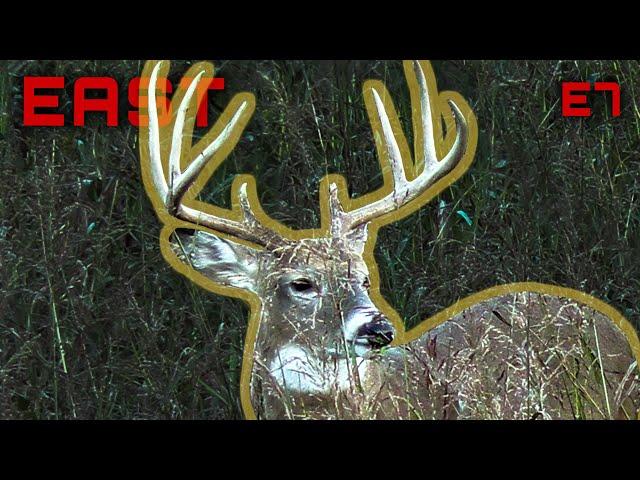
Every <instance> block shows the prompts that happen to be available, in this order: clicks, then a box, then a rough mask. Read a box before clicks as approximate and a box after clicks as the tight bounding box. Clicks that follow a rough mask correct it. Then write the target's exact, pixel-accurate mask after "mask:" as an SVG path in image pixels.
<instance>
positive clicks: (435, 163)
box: [343, 61, 469, 229]
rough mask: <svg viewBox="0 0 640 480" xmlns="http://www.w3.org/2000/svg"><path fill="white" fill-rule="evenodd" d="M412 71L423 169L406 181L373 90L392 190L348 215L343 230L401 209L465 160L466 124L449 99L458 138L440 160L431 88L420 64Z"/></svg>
mask: <svg viewBox="0 0 640 480" xmlns="http://www.w3.org/2000/svg"><path fill="white" fill-rule="evenodd" d="M413 69H414V72H415V75H416V78H417V80H418V88H419V101H420V127H421V129H422V138H423V145H424V148H423V156H424V158H423V170H422V172H421V173H420V174H419V175H418V176H417V177H416V178H414V179H413V180H411V181H409V180H408V179H407V176H406V173H405V170H404V164H403V160H402V155H401V152H400V147H399V146H398V142H397V140H396V138H395V135H394V134H393V129H392V128H391V122H390V120H389V115H388V114H387V111H386V109H385V107H384V103H383V102H382V100H381V99H380V95H379V94H378V92H377V90H376V89H375V88H372V95H373V100H374V104H375V107H376V113H377V114H378V118H379V119H380V124H381V127H382V137H383V141H384V145H385V147H386V150H387V154H388V157H389V166H390V167H391V171H392V174H393V190H392V191H391V193H389V194H388V195H386V196H385V197H383V198H381V199H380V200H377V201H375V202H373V203H370V204H367V205H364V206H363V207H360V208H358V209H355V210H352V211H349V212H346V214H345V217H346V218H345V222H344V223H343V228H345V229H350V228H355V227H357V226H358V225H362V224H364V223H367V222H369V221H371V220H373V219H374V218H377V217H380V216H382V215H385V214H387V213H390V212H392V211H394V210H398V209H399V208H401V207H402V206H404V205H406V204H408V203H410V202H411V201H413V200H415V199H416V198H417V197H419V196H420V194H421V193H423V192H424V191H425V190H427V189H428V188H429V187H430V186H431V185H433V184H434V183H435V182H436V181H438V180H439V179H440V178H442V177H443V176H444V175H445V174H447V173H448V172H449V171H450V170H451V169H452V168H453V167H454V166H455V165H456V164H457V163H458V162H459V161H460V160H461V159H462V157H463V155H464V153H465V150H466V147H467V140H468V135H469V132H468V126H467V122H466V120H465V118H464V115H463V114H462V112H461V111H460V109H459V108H458V106H457V105H456V104H455V102H453V100H449V102H448V103H449V107H450V108H451V111H452V113H453V116H454V118H455V121H456V127H457V128H456V139H455V142H454V144H453V147H452V148H451V150H450V151H449V153H447V155H446V156H445V157H444V158H443V159H442V160H438V158H437V154H436V144H435V136H434V128H433V118H432V115H431V100H430V98H429V88H428V86H427V81H426V79H425V75H424V72H423V70H422V66H421V65H420V62H418V61H414V62H413Z"/></svg>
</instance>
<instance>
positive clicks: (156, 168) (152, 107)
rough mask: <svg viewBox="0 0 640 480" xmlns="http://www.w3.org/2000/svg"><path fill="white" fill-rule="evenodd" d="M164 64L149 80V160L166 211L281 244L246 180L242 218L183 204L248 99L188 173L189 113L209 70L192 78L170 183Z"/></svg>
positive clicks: (176, 132) (179, 115)
mask: <svg viewBox="0 0 640 480" xmlns="http://www.w3.org/2000/svg"><path fill="white" fill-rule="evenodd" d="M161 65H162V62H158V63H157V64H156V65H155V67H154V68H153V71H152V73H151V77H150V79H149V101H148V105H149V160H150V171H151V178H152V181H153V187H154V189H155V191H156V192H157V194H158V195H159V197H160V199H161V201H162V206H163V208H164V210H165V211H166V213H168V214H169V215H171V216H173V217H175V218H178V219H180V220H184V221H187V222H189V223H193V224H196V225H202V226H205V227H208V228H210V229H212V230H216V231H218V232H222V233H226V234H229V235H232V236H234V237H236V238H239V239H243V240H247V241H250V242H252V243H255V244H258V245H261V246H267V245H273V244H274V243H277V241H278V240H279V239H280V237H279V235H278V234H277V233H276V232H274V231H273V230H270V229H268V228H266V227H265V226H264V225H262V224H261V223H260V222H259V221H258V219H257V218H256V216H255V214H254V212H253V209H252V208H251V205H250V202H249V198H248V196H247V184H246V183H243V184H242V185H241V186H240V188H239V190H238V196H239V202H238V204H239V206H240V210H241V219H240V220H235V219H233V218H230V215H225V216H216V215H211V214H209V213H206V212H202V211H199V210H196V209H193V208H190V207H187V206H186V205H184V204H183V198H184V196H185V194H186V193H187V191H188V190H189V188H190V187H191V186H192V185H193V183H194V182H195V181H196V179H197V178H198V176H199V175H200V173H201V172H202V170H203V169H204V167H205V166H206V165H207V162H208V161H209V160H210V159H211V158H212V157H213V156H214V155H215V154H216V152H218V151H219V150H220V148H221V147H222V146H223V145H225V144H227V143H228V142H229V141H230V137H231V135H232V134H233V132H234V131H235V129H236V128H238V122H239V120H240V118H241V117H242V115H243V113H244V112H245V111H246V110H247V106H248V104H247V102H246V101H244V102H242V104H241V105H240V106H239V107H238V109H237V110H236V112H235V113H234V115H233V117H232V118H231V120H230V121H229V123H228V124H227V125H226V126H225V127H224V129H223V130H222V131H221V132H220V134H219V135H218V136H217V137H216V138H215V139H214V140H213V141H212V142H211V143H210V144H209V145H208V146H207V147H206V148H205V149H204V150H202V152H201V153H200V154H199V155H197V156H196V157H195V158H194V159H192V160H191V162H190V163H189V165H188V167H187V168H186V169H185V170H184V172H183V171H181V168H180V157H181V154H182V149H183V148H184V145H183V140H184V139H185V138H187V139H189V140H190V139H191V134H192V132H191V131H188V130H189V129H188V128H186V127H185V116H186V113H187V110H188V109H189V105H190V103H191V100H192V98H193V94H194V92H195V91H196V88H197V86H198V83H199V82H200V80H201V79H202V76H203V75H204V73H205V72H204V71H201V72H200V73H198V75H197V76H196V77H195V78H194V79H193V80H192V81H191V83H190V85H189V87H188V88H187V91H186V92H185V94H184V97H183V98H182V101H181V102H180V105H179V107H178V109H177V111H176V113H175V117H174V122H173V132H172V136H171V138H172V140H171V151H170V154H169V162H168V167H169V177H168V182H167V179H166V178H165V172H164V168H163V163H162V156H161V144H160V125H159V120H158V110H157V102H156V88H157V82H158V72H159V69H160V66H161ZM190 147H191V144H190V142H189V145H187V148H190ZM229 213H233V212H229Z"/></svg>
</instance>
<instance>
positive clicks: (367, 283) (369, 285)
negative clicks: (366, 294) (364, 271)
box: [362, 277, 371, 290]
mask: <svg viewBox="0 0 640 480" xmlns="http://www.w3.org/2000/svg"><path fill="white" fill-rule="evenodd" d="M362 286H363V287H364V288H366V289H367V290H368V289H369V287H371V282H370V281H369V277H367V278H365V279H364V282H362Z"/></svg>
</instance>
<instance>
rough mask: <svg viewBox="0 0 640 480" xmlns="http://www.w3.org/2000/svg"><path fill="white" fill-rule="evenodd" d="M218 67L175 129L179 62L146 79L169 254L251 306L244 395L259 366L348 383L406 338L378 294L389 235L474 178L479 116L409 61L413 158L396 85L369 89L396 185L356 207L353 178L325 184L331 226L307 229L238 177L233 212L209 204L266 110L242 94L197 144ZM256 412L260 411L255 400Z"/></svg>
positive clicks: (331, 178) (156, 200)
mask: <svg viewBox="0 0 640 480" xmlns="http://www.w3.org/2000/svg"><path fill="white" fill-rule="evenodd" d="M212 69H213V67H212V66H211V65H209V64H198V65H196V66H194V67H193V68H192V69H191V70H190V71H189V72H188V73H187V74H186V76H187V77H190V78H193V80H192V81H191V83H190V85H189V86H188V87H187V88H179V89H178V91H177V92H176V94H175V96H174V98H173V100H172V103H171V111H172V112H173V113H172V115H171V116H170V117H171V118H170V119H169V120H170V121H168V122H167V123H168V124H167V125H164V126H161V125H160V123H161V122H160V118H159V115H158V108H157V99H156V93H157V89H158V79H159V78H161V77H164V76H166V73H167V71H168V62H147V65H146V67H145V73H144V74H143V77H146V78H149V95H148V112H149V127H148V129H146V128H141V131H140V133H141V142H140V143H141V159H142V172H143V178H144V182H145V186H146V190H147V193H148V195H149V197H150V199H151V201H152V203H153V205H154V208H155V210H156V212H157V214H158V216H159V218H160V220H161V221H162V222H163V223H164V225H165V228H164V230H163V233H162V235H161V244H162V251H163V254H164V256H165V258H166V259H167V260H168V261H169V263H170V264H171V265H172V266H174V268H176V269H177V270H178V271H180V272H181V273H183V274H184V275H186V276H188V277H189V278H190V279H191V280H193V281H195V282H196V283H198V284H199V285H201V286H203V287H205V288H208V289H210V290H212V291H214V292H217V293H221V294H223V295H228V296H234V297H238V298H242V299H244V300H245V301H247V302H248V303H249V304H250V306H251V310H252V319H251V320H250V321H251V324H250V326H249V330H248V334H247V340H246V345H245V357H244V366H243V380H242V381H243V385H244V386H247V385H248V382H249V374H250V372H251V369H252V368H253V363H254V358H255V359H256V361H257V362H259V363H260V364H261V365H262V366H263V367H264V368H265V369H266V370H267V371H268V372H269V373H270V374H271V375H272V377H273V378H274V379H275V381H276V383H277V384H278V385H279V386H280V387H282V388H286V389H288V390H289V391H292V392H297V393H309V394H321V393H322V392H324V391H325V390H328V389H330V388H334V387H337V388H343V386H344V385H343V384H346V383H348V382H349V378H350V375H349V373H348V368H346V367H345V365H347V366H348V364H349V359H350V358H351V359H353V358H367V357H368V356H370V355H372V353H373V352H375V351H377V350H379V349H381V348H382V347H385V346H387V345H389V344H390V343H391V342H392V341H393V340H394V337H395V338H396V341H399V340H400V341H401V340H402V335H403V334H404V329H403V327H402V323H401V321H400V319H399V318H398V317H397V314H395V312H394V311H393V309H392V308H390V307H389V306H388V305H387V304H386V302H384V299H382V297H381V296H380V294H379V291H378V275H377V269H376V266H375V261H374V259H373V247H374V244H375V239H376V234H377V230H378V229H379V228H380V227H381V226H382V225H385V224H388V223H391V222H393V221H397V220H398V219H400V218H402V217H404V216H406V215H409V214H410V213H412V212H413V211H415V210H416V209H418V208H420V207H421V206H423V205H424V204H425V203H426V202H427V201H428V200H429V199H431V198H432V197H433V196H435V195H436V194H438V193H439V192H440V191H442V190H443V189H444V188H445V187H446V186H447V185H448V184H450V183H452V182H453V181H454V180H455V179H457V178H458V177H459V176H460V175H461V174H462V173H464V171H465V170H466V168H467V167H468V165H469V164H470V162H471V160H472V158H473V154H474V151H475V145H476V124H475V117H474V116H473V113H472V111H471V109H470V107H469V106H468V105H467V104H466V102H465V101H464V100H463V99H462V98H461V97H459V96H458V95H457V94H455V93H453V92H443V93H441V94H438V92H437V90H436V85H435V77H434V74H433V71H432V70H431V66H430V65H429V63H428V62H424V61H413V62H408V61H407V62H404V69H405V74H406V77H407V81H408V84H409V87H410V92H411V104H412V116H413V126H414V138H415V148H414V151H415V155H411V153H410V152H409V148H408V146H407V142H406V140H405V137H404V134H403V132H402V127H401V125H400V122H399V120H398V115H397V114H396V111H395V108H394V106H393V103H392V101H391V99H390V96H389V94H388V92H387V91H386V88H385V86H384V85H383V84H382V83H380V82H377V81H368V82H366V83H365V86H364V96H365V103H366V106H367V110H368V114H369V119H370V121H371V125H372V128H373V131H374V138H375V141H376V144H377V148H378V154H379V161H380V166H381V169H382V172H383V177H384V185H383V187H381V188H380V189H379V190H377V191H376V192H373V193H370V194H367V195H365V196H363V197H361V198H359V199H351V198H349V195H348V193H347V188H346V182H345V180H344V178H343V177H342V176H339V175H328V176H326V177H325V178H324V179H323V180H322V181H321V182H320V202H321V226H320V228H316V229H309V230H297V231H294V230H291V229H289V228H288V227H286V226H284V225H283V224H281V223H279V222H277V221H275V220H273V219H271V218H269V217H268V216H267V215H266V214H265V212H264V211H263V210H262V208H261V207H260V203H259V201H258V195H257V188H256V183H255V179H254V178H253V177H252V176H249V175H240V176H238V177H237V178H236V179H235V180H234V182H233V185H232V208H231V209H230V210H228V209H222V208H219V207H215V206H213V205H208V204H205V203H202V202H200V201H198V200H197V199H196V196H197V195H198V193H199V192H200V190H201V189H202V188H203V186H204V185H205V183H206V182H207V180H208V179H209V178H210V176H211V175H212V173H213V172H214V171H215V169H216V168H217V167H218V166H219V165H220V163H221V162H222V161H224V159H225V158H226V156H227V155H228V154H229V152H230V151H231V150H232V148H233V147H234V146H235V144H236V143H237V141H238V139H239V137H240V135H241V133H242V131H243V129H244V128H245V126H246V124H247V122H248V121H249V119H250V117H251V115H252V113H253V111H254V108H255V99H254V97H253V95H251V94H248V93H241V94H238V95H236V96H235V97H234V98H233V99H232V101H231V102H230V104H229V106H228V107H227V108H226V110H225V111H224V112H223V114H222V115H221V117H220V119H219V120H218V122H217V123H216V125H215V126H214V127H213V128H212V130H211V131H210V132H209V133H208V134H207V135H206V136H205V137H204V138H203V139H202V140H201V141H199V142H198V143H197V144H196V145H192V140H191V137H192V132H193V124H194V117H195V111H196V108H197V105H196V101H195V99H194V93H195V92H196V88H197V87H198V84H199V82H200V81H201V80H202V78H203V77H205V76H206V77H211V75H212ZM163 84H164V83H163ZM443 120H444V124H445V125H446V132H445V130H444V128H443ZM254 348H255V351H256V353H259V355H255V356H254ZM243 406H244V408H245V412H246V413H247V414H248V416H251V413H250V412H251V410H250V408H251V407H250V405H249V401H248V398H247V392H245V391H243Z"/></svg>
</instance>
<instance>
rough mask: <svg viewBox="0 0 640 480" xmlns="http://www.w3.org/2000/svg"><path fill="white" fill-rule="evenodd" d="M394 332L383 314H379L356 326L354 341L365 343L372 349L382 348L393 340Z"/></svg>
mask: <svg viewBox="0 0 640 480" xmlns="http://www.w3.org/2000/svg"><path fill="white" fill-rule="evenodd" d="M394 334H395V331H394V329H393V325H391V323H390V322H389V320H387V318H386V317H385V316H384V315H382V314H379V315H376V316H375V317H374V319H373V320H372V321H370V322H367V323H365V324H364V325H361V326H360V327H359V328H358V330H357V331H356V338H355V343H358V344H366V345H368V346H369V347H370V348H373V349H377V348H382V347H386V346H387V345H389V344H390V343H391V342H392V341H393V336H394Z"/></svg>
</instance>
